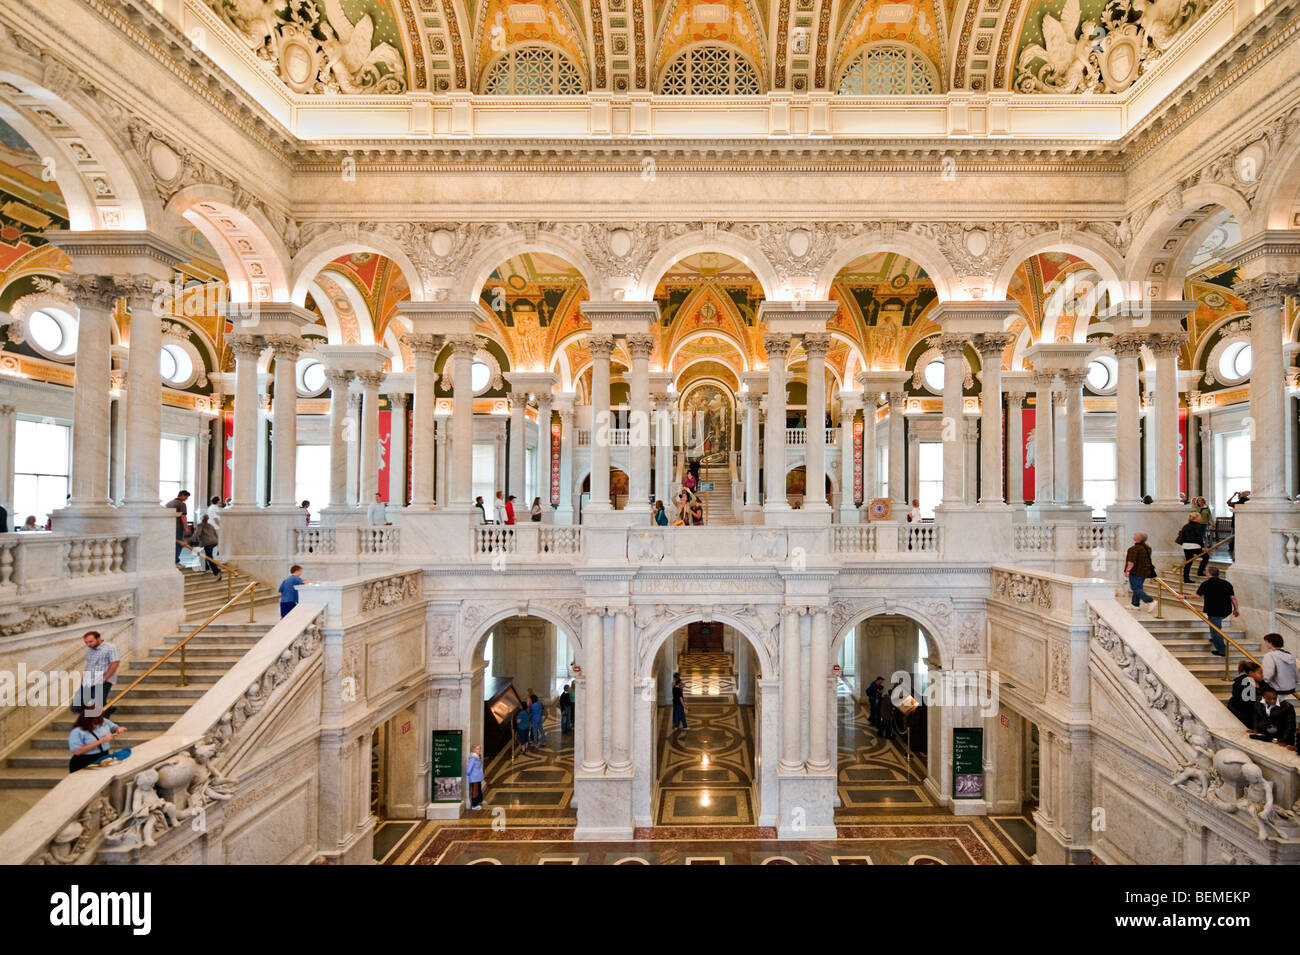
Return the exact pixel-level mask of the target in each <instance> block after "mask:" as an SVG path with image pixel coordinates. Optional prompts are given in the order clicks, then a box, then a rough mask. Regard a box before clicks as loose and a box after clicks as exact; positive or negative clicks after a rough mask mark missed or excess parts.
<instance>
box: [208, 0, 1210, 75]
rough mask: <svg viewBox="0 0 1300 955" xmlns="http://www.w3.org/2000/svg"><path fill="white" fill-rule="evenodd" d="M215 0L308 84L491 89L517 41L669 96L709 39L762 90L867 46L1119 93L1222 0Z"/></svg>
mask: <svg viewBox="0 0 1300 955" xmlns="http://www.w3.org/2000/svg"><path fill="white" fill-rule="evenodd" d="M206 2H207V3H208V5H209V6H210V7H211V8H212V9H213V10H214V11H215V12H216V13H217V14H218V15H219V16H220V17H221V18H222V19H223V20H225V22H226V24H227V25H228V26H230V27H231V29H232V30H233V31H234V33H235V35H236V37H238V38H239V39H240V40H241V41H242V42H244V43H245V44H246V45H247V46H248V47H249V48H250V49H252V50H253V51H254V52H255V53H257V55H258V56H260V57H262V58H263V59H264V60H267V61H268V63H269V64H270V65H271V68H272V69H273V70H275V71H276V72H277V74H278V75H279V76H280V77H281V78H282V79H283V80H284V82H285V83H286V84H287V85H288V86H290V87H291V88H292V89H294V90H295V91H297V92H302V93H354V92H368V93H403V92H407V91H418V90H430V91H433V92H448V91H464V90H467V91H472V92H479V91H481V90H482V88H483V84H484V78H485V76H486V75H487V72H488V71H489V69H491V68H492V67H493V66H494V64H495V63H496V62H497V61H498V60H500V59H501V58H502V57H504V56H507V55H508V54H509V52H510V51H511V50H514V49H518V48H519V47H521V46H542V47H547V48H550V49H552V50H554V51H558V52H559V53H561V54H563V57H564V58H565V59H566V60H567V61H568V62H569V63H570V64H571V65H572V66H573V67H575V68H576V70H577V72H578V74H579V76H580V78H581V82H582V87H583V89H585V90H588V91H610V92H638V91H640V92H645V91H649V92H657V91H659V78H660V77H661V76H662V75H663V73H664V71H665V69H666V68H667V67H668V65H669V64H670V63H671V62H672V61H673V60H674V58H675V57H677V56H678V55H679V54H680V53H681V52H682V51H683V50H685V49H686V48H688V47H691V46H694V45H697V44H701V43H710V44H721V45H723V46H726V47H730V48H731V49H733V50H735V51H737V52H738V53H740V54H741V55H743V57H744V58H745V59H747V60H748V61H749V63H750V64H751V65H752V66H753V68H754V69H755V70H756V71H757V73H758V74H759V76H760V86H761V89H762V90H764V91H769V90H786V91H794V92H799V91H816V90H830V91H836V90H839V89H840V81H841V78H842V77H843V76H844V74H845V71H846V69H847V68H849V67H850V65H851V64H852V62H853V60H854V58H855V56H856V55H857V54H858V53H859V52H860V51H861V50H862V49H863V48H864V47H868V46H873V45H879V44H889V45H892V46H894V47H896V48H897V47H902V48H904V49H905V50H906V52H907V57H906V58H899V59H897V60H896V61H894V62H893V63H890V64H883V65H882V67H881V68H882V69H884V70H891V69H897V70H903V71H907V70H915V71H917V73H918V74H920V73H927V74H928V75H929V77H930V79H932V80H933V83H934V88H933V91H934V92H936V93H942V92H946V91H948V90H972V91H997V90H1003V91H1008V92H1010V91H1013V90H1014V91H1019V92H1027V93H1031V92H1038V93H1077V92H1085V91H1087V92H1100V93H1107V92H1111V93H1113V92H1117V91H1120V90H1122V89H1124V88H1126V87H1127V86H1128V85H1130V84H1131V83H1132V82H1133V80H1134V79H1136V77H1137V76H1138V75H1139V73H1140V71H1141V67H1142V62H1143V61H1144V60H1145V59H1146V57H1147V56H1149V55H1155V54H1156V53H1158V52H1159V51H1161V50H1163V49H1165V48H1167V47H1168V46H1169V45H1170V44H1171V43H1172V42H1173V40H1174V38H1175V36H1176V35H1179V34H1180V33H1181V32H1183V31H1184V30H1186V28H1187V27H1188V26H1190V25H1191V23H1192V22H1193V21H1194V20H1195V19H1196V18H1197V16H1198V15H1199V13H1200V12H1201V11H1202V10H1203V9H1205V8H1207V7H1208V6H1209V5H1210V3H1211V0H902V2H899V0H528V2H517V0H295V2H294V3H293V4H288V5H286V4H284V3H283V2H282V0H206ZM913 58H915V60H913ZM527 68H535V65H534V64H529V65H528V66H527ZM887 91H893V92H909V91H910V92H915V91H916V90H915V89H914V88H912V87H908V86H905V85H904V86H898V85H897V84H896V85H895V86H894V87H893V88H892V89H886V88H883V87H881V86H880V85H879V84H877V86H876V92H887ZM868 92H871V90H868Z"/></svg>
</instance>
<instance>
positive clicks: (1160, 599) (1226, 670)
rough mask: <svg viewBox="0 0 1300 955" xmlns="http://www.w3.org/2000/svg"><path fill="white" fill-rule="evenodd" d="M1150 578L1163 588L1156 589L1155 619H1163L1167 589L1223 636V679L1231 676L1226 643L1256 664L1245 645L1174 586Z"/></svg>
mask: <svg viewBox="0 0 1300 955" xmlns="http://www.w3.org/2000/svg"><path fill="white" fill-rule="evenodd" d="M1152 579H1153V580H1154V581H1155V582H1156V585H1157V587H1158V588H1163V590H1162V589H1157V590H1156V619H1157V620H1162V619H1164V618H1163V617H1161V613H1162V612H1163V611H1164V591H1165V590H1167V591H1169V592H1170V593H1171V594H1173V596H1174V597H1176V598H1177V599H1178V602H1179V603H1180V604H1182V605H1183V606H1184V607H1186V608H1187V609H1188V610H1190V611H1191V612H1192V613H1194V614H1196V616H1198V617H1200V618H1201V619H1202V620H1204V621H1205V625H1206V626H1207V627H1209V628H1210V629H1211V630H1213V631H1214V632H1215V633H1217V634H1218V635H1219V636H1221V637H1223V639H1224V645H1223V678H1224V679H1225V680H1228V679H1231V678H1232V674H1231V673H1230V667H1229V657H1228V644H1232V645H1233V646H1234V647H1236V648H1237V652H1238V653H1240V654H1241V655H1242V656H1243V657H1245V658H1246V659H1247V660H1249V661H1250V662H1251V663H1255V664H1258V663H1259V661H1258V660H1256V659H1255V658H1254V657H1253V656H1252V655H1251V653H1250V651H1249V650H1247V649H1246V648H1245V647H1243V646H1242V645H1241V644H1240V643H1238V642H1237V641H1236V640H1234V639H1232V637H1230V636H1228V635H1227V634H1226V633H1224V632H1223V631H1222V630H1220V629H1219V628H1218V627H1216V626H1215V625H1214V624H1212V623H1210V618H1209V617H1207V616H1206V615H1205V614H1203V613H1201V612H1200V611H1199V610H1197V609H1196V608H1195V607H1193V606H1192V605H1191V604H1190V603H1188V602H1187V599H1186V598H1185V597H1184V596H1183V595H1182V594H1179V593H1175V592H1174V588H1173V587H1170V586H1169V585H1168V584H1167V583H1165V582H1164V581H1163V580H1161V579H1160V578H1159V577H1154V578H1152Z"/></svg>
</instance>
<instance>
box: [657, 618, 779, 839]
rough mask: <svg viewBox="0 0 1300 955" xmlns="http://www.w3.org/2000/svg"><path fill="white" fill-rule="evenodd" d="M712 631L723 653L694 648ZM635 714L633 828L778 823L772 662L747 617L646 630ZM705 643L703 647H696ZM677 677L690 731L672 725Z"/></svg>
mask: <svg viewBox="0 0 1300 955" xmlns="http://www.w3.org/2000/svg"><path fill="white" fill-rule="evenodd" d="M703 627H707V628H709V629H710V630H711V631H713V632H711V633H710V634H708V635H706V636H707V637H708V638H710V639H712V637H713V636H714V635H715V632H716V635H717V636H719V637H720V644H721V647H722V649H721V650H720V651H719V650H711V651H707V652H700V651H698V650H697V651H696V652H694V653H692V652H690V649H689V648H690V647H691V633H692V630H693V629H694V630H695V631H696V632H697V638H698V636H699V634H698V631H699V630H700V629H701V628H703ZM643 645H644V647H645V648H646V649H645V652H644V655H643V656H642V658H641V660H640V662H639V665H638V672H637V680H636V685H637V687H638V688H639V692H638V694H637V699H636V704H635V710H634V721H635V725H634V737H635V744H634V745H635V753H634V761H635V765H636V776H635V779H634V786H633V797H632V802H633V817H634V821H635V824H636V826H637V827H649V826H667V825H671V826H682V825H686V826H696V825H712V826H719V825H750V826H752V825H759V826H772V825H775V824H776V808H777V788H776V787H777V780H776V765H777V761H778V745H779V739H778V736H779V724H778V719H779V709H778V707H779V700H778V682H777V679H776V673H775V664H774V663H773V662H772V661H770V660H769V659H768V652H767V650H766V649H765V648H764V645H763V643H762V642H761V641H759V640H757V639H756V638H755V637H754V635H752V634H751V633H750V632H749V628H748V626H747V625H746V624H745V622H743V621H741V620H738V619H734V618H731V617H729V616H725V615H720V614H700V615H697V616H692V617H686V618H681V617H678V618H675V619H674V620H672V621H670V622H669V623H666V624H663V625H661V626H660V627H658V628H657V629H652V630H651V631H650V632H649V633H648V634H647V639H646V641H645V643H644V644H643ZM696 646H697V647H698V646H699V643H698V642H697V643H696ZM674 673H680V674H681V677H682V683H683V687H682V690H683V697H684V703H685V708H686V723H687V727H688V728H687V729H686V730H685V731H680V730H678V731H674V729H673V712H672V710H673V707H672V702H673V692H672V689H673V675H674Z"/></svg>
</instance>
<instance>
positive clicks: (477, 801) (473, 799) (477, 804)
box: [465, 743, 483, 809]
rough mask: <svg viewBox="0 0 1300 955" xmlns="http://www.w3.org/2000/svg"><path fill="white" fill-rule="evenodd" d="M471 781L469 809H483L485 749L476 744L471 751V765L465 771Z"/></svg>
mask: <svg viewBox="0 0 1300 955" xmlns="http://www.w3.org/2000/svg"><path fill="white" fill-rule="evenodd" d="M465 776H466V778H467V779H468V780H469V808H470V809H482V808H483V747H482V746H480V745H479V744H477V743H475V744H474V746H473V747H472V748H471V749H470V751H469V764H468V766H467V767H466V770H465Z"/></svg>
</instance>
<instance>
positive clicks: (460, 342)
mask: <svg viewBox="0 0 1300 955" xmlns="http://www.w3.org/2000/svg"><path fill="white" fill-rule="evenodd" d="M446 344H447V345H448V346H450V348H451V354H452V357H454V358H473V357H474V356H475V355H476V354H477V353H478V347H479V346H478V337H477V336H475V335H449V336H447V338H446Z"/></svg>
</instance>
